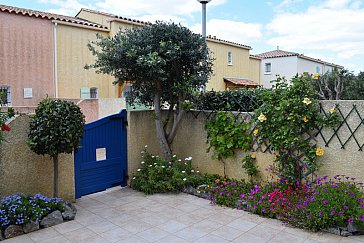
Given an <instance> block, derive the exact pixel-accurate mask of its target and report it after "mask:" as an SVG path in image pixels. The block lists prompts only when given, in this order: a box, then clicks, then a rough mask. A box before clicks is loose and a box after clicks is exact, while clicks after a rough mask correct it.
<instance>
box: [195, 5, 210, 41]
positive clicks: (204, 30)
mask: <svg viewBox="0 0 364 243" xmlns="http://www.w3.org/2000/svg"><path fill="white" fill-rule="evenodd" d="M197 1H198V2H199V3H201V4H202V37H203V38H206V4H208V3H209V2H211V0H197Z"/></svg>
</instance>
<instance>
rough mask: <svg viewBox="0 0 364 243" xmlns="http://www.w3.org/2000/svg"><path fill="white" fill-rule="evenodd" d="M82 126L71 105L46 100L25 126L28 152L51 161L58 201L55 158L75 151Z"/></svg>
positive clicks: (73, 105) (82, 122) (74, 105)
mask: <svg viewBox="0 0 364 243" xmlns="http://www.w3.org/2000/svg"><path fill="white" fill-rule="evenodd" d="M84 124H85V116H84V115H83V114H82V112H81V109H80V107H78V106H77V105H76V104H75V103H73V102H70V101H65V100H51V99H50V98H48V97H47V98H45V99H43V100H42V101H41V102H40V103H39V104H38V107H37V109H36V110H35V116H34V117H33V118H32V120H31V122H30V124H29V134H28V145H29V147H30V149H31V150H32V151H33V152H35V153H37V154H40V155H46V154H47V155H49V156H51V157H52V158H53V167H54V170H53V171H54V182H53V184H54V189H53V191H54V197H58V155H59V154H60V153H68V154H70V153H72V152H73V151H77V149H78V145H79V144H80V141H81V138H82V136H83V126H84Z"/></svg>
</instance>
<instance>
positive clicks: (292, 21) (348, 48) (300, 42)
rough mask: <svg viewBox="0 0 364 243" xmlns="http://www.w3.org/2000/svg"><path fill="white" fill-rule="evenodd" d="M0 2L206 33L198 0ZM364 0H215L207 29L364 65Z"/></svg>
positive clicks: (266, 46)
mask: <svg viewBox="0 0 364 243" xmlns="http://www.w3.org/2000/svg"><path fill="white" fill-rule="evenodd" d="M0 4H4V5H10V6H16V7H22V8H30V9H33V10H38V11H45V12H52V13H57V14H62V15H68V16H74V15H76V14H77V12H78V11H79V10H80V9H81V8H89V9H94V10H99V11H104V12H108V13H113V14H116V15H119V16H122V17H129V18H134V19H139V20H144V21H150V22H154V21H155V20H164V21H173V22H179V23H181V24H182V25H184V26H187V27H189V28H190V29H191V30H193V31H194V32H196V33H201V4H200V3H199V2H198V1H196V0H172V1H171V0H0ZM363 23H364V0H267V1H263V0H212V1H211V2H210V3H208V4H207V35H212V36H216V37H217V38H219V39H224V40H228V41H233V42H237V43H240V44H244V45H248V46H251V47H252V48H253V50H251V54H259V53H262V52H266V51H272V50H275V49H277V47H278V46H279V49H280V50H285V51H292V52H298V53H301V54H304V55H306V56H309V57H313V58H319V59H321V60H324V61H327V62H332V63H335V64H339V65H342V66H344V67H345V68H346V69H348V70H349V71H353V72H354V73H358V72H359V71H364V24H363Z"/></svg>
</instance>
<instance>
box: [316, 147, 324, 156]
mask: <svg viewBox="0 0 364 243" xmlns="http://www.w3.org/2000/svg"><path fill="white" fill-rule="evenodd" d="M324 153H325V151H324V149H323V148H317V149H316V155H317V156H322V155H324Z"/></svg>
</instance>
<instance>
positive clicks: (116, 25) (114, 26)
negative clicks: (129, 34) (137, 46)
mask: <svg viewBox="0 0 364 243" xmlns="http://www.w3.org/2000/svg"><path fill="white" fill-rule="evenodd" d="M133 27H140V26H138V25H132V24H128V23H123V22H120V21H112V22H111V24H110V36H114V35H116V33H118V32H119V30H120V29H122V30H124V29H127V28H133Z"/></svg>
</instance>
